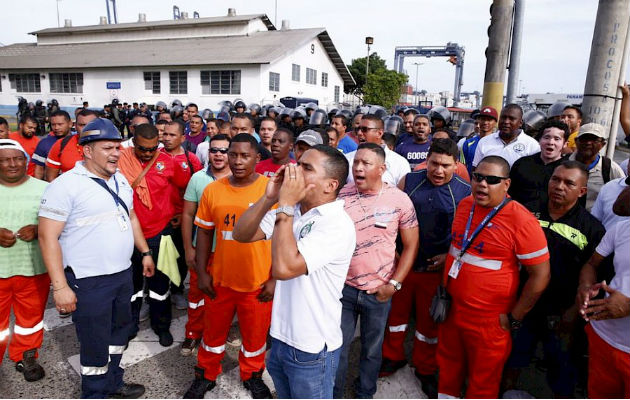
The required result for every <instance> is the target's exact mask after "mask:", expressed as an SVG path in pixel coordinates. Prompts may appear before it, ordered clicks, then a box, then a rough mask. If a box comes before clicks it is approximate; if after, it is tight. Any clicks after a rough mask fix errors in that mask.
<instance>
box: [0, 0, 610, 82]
mask: <svg viewBox="0 0 630 400" xmlns="http://www.w3.org/2000/svg"><path fill="white" fill-rule="evenodd" d="M4 1H5V2H7V3H8V0H4ZM597 3H598V2H597V1H596V0H527V1H526V8H525V23H524V30H523V45H522V54H521V76H520V80H521V84H520V92H522V93H545V92H562V93H582V92H583V91H584V82H585V75H586V70H587V67H588V59H589V54H590V47H591V40H592V36H593V27H594V25H595V16H596V12H597ZM13 4H14V5H13V6H12V7H11V10H10V11H9V12H3V13H1V14H0V27H2V31H1V33H0V43H2V44H4V45H7V44H11V43H16V42H33V41H35V37H34V36H32V35H29V34H28V33H29V32H33V31H36V30H38V29H44V28H50V27H56V26H57V11H56V10H57V9H56V7H57V0H20V1H18V2H14V3H13ZM276 4H277V25H278V26H279V25H280V24H281V20H283V19H288V20H289V21H290V26H291V28H292V29H299V28H312V27H325V28H326V29H327V30H328V32H329V34H330V35H331V37H332V39H333V41H334V43H335V45H336V47H337V49H338V51H339V52H340V54H341V56H342V57H343V58H344V60H345V61H346V63H350V62H351V60H352V59H353V58H357V57H364V56H365V55H366V52H367V48H366V45H365V44H364V43H365V37H366V36H372V37H374V45H373V47H372V51H376V52H378V54H379V55H380V56H381V57H383V58H384V59H385V60H386V61H387V63H388V65H389V66H390V68H391V67H393V60H394V48H395V47H396V46H443V45H446V43H447V42H456V43H458V44H460V45H461V46H464V47H465V49H466V58H465V65H464V86H463V90H464V91H475V90H479V91H482V89H483V76H484V71H485V63H486V59H485V57H484V50H485V48H486V47H487V45H488V36H487V33H486V30H487V28H488V25H489V23H490V14H489V6H490V4H491V1H490V0H387V1H383V0H378V1H377V0H361V1H339V0H316V1H302V0H293V1H291V0H257V1H252V0H249V1H246V0H233V1H210V0H172V1H163V0H118V1H117V7H118V21H119V22H135V21H137V19H138V13H140V12H142V13H145V14H146V16H147V20H148V21H155V20H164V19H171V18H172V12H173V11H172V7H173V5H177V6H179V8H180V10H181V11H187V12H188V13H189V15H190V16H192V13H193V11H198V12H199V14H200V15H201V17H209V16H219V15H226V14H227V9H228V7H232V8H235V9H236V12H237V14H255V13H265V14H267V15H268V16H269V18H270V19H271V21H272V22H273V21H274V18H275V8H276V7H275V6H276ZM58 5H59V18H60V20H61V24H62V25H63V21H64V19H72V23H73V25H74V26H79V25H93V24H97V23H98V20H99V16H105V15H106V7H105V0H60V1H59V3H58ZM6 6H7V5H5V7H6ZM128 50H129V49H127V51H128ZM414 62H421V63H424V64H423V65H421V66H419V67H418V71H419V73H418V75H419V76H418V86H419V87H420V89H426V90H428V91H430V92H433V91H442V90H450V91H452V90H453V79H454V76H455V67H454V66H452V65H451V64H450V63H448V62H447V61H446V59H444V58H422V59H413V58H407V59H406V60H405V69H406V70H407V74H408V75H409V82H410V83H411V84H412V85H415V80H416V66H415V65H413V63H414ZM506 82H507V80H506Z"/></svg>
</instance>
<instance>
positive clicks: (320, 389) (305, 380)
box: [267, 338, 341, 399]
mask: <svg viewBox="0 0 630 400" xmlns="http://www.w3.org/2000/svg"><path fill="white" fill-rule="evenodd" d="M271 342H272V345H271V350H270V352H269V357H268V359H267V371H269V375H271V378H272V379H273V384H274V386H275V387H276V394H277V396H278V398H279V399H330V398H332V394H333V384H334V381H335V371H336V370H337V365H338V363H339V353H340V350H341V349H340V348H339V349H336V350H333V351H327V348H326V346H324V349H323V350H322V351H320V352H319V353H306V352H304V351H300V350H298V349H296V348H295V347H292V346H289V345H288V344H286V343H284V342H281V341H280V340H278V339H275V338H271Z"/></svg>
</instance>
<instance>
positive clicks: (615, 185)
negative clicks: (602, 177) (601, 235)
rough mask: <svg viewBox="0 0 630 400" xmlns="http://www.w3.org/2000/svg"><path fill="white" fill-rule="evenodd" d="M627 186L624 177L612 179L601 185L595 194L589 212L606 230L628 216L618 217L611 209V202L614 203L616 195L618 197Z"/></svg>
mask: <svg viewBox="0 0 630 400" xmlns="http://www.w3.org/2000/svg"><path fill="white" fill-rule="evenodd" d="M627 186H628V185H626V179H625V178H617V179H613V180H612V181H610V182H608V183H607V184H605V185H604V186H602V188H601V189H600V191H599V194H598V195H597V199H596V200H595V204H593V208H592V209H591V214H593V216H594V217H595V218H597V219H598V220H599V221H600V222H601V223H602V224H603V225H604V228H606V230H607V231H608V230H610V229H611V228H612V227H613V226H615V224H616V223H617V222H619V221H623V220H625V219H628V217H620V216H619V215H617V214H615V213H614V212H613V210H612V207H613V204H615V201H616V200H617V197H619V193H621V191H622V190H623V189H625V188H626V187H627Z"/></svg>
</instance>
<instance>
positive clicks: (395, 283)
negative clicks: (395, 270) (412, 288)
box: [389, 279, 402, 291]
mask: <svg viewBox="0 0 630 400" xmlns="http://www.w3.org/2000/svg"><path fill="white" fill-rule="evenodd" d="M389 284H390V285H392V286H393V287H394V289H396V291H399V290H400V289H402V283H400V282H398V281H397V280H395V279H390V280H389Z"/></svg>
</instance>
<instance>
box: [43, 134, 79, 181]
mask: <svg viewBox="0 0 630 400" xmlns="http://www.w3.org/2000/svg"><path fill="white" fill-rule="evenodd" d="M63 140H64V139H60V140H57V141H56V142H55V144H53V146H52V147H51V148H50V151H49V152H48V157H47V158H46V168H53V169H61V173H62V174H63V173H64V172H67V171H70V170H71V169H72V168H74V165H75V164H76V163H77V161H83V146H81V145H80V144H79V135H78V134H77V135H72V136H70V139H68V142H67V143H66V146H65V147H64V148H63V150H62V151H61V157H59V150H61V142H63Z"/></svg>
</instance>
